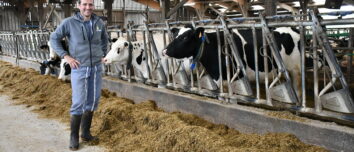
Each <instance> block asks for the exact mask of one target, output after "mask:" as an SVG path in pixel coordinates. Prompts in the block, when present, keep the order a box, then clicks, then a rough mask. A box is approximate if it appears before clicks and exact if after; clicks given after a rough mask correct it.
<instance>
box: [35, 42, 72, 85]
mask: <svg viewBox="0 0 354 152" xmlns="http://www.w3.org/2000/svg"><path fill="white" fill-rule="evenodd" d="M61 44H62V46H63V48H64V49H65V48H67V47H66V43H65V41H64V40H63V41H61ZM40 48H41V49H44V50H49V59H47V60H45V61H43V62H42V63H40V64H41V67H40V69H41V72H42V73H43V74H44V75H49V74H51V73H52V74H53V73H54V69H55V68H56V67H59V68H60V70H59V76H58V79H60V80H63V81H67V80H69V74H70V73H71V68H70V65H69V63H68V62H67V61H66V60H65V59H60V57H59V56H58V55H57V54H56V53H55V51H54V49H53V48H52V47H51V45H50V41H48V42H47V44H46V45H42V46H41V47H40Z"/></svg>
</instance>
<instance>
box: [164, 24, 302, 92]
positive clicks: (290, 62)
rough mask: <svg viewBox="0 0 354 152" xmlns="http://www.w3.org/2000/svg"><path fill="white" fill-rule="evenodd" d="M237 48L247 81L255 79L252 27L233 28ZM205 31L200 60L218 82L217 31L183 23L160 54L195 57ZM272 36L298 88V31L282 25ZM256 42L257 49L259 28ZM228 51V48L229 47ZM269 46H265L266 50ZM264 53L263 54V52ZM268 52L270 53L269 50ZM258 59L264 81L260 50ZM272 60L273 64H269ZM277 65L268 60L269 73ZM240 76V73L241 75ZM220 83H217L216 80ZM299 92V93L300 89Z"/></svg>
mask: <svg viewBox="0 0 354 152" xmlns="http://www.w3.org/2000/svg"><path fill="white" fill-rule="evenodd" d="M232 33H233V36H234V39H235V43H236V46H237V49H238V50H239V54H240V56H241V58H242V61H243V63H244V65H245V66H246V67H245V68H246V72H247V73H246V74H247V76H248V77H249V79H250V81H254V80H255V61H254V57H255V54H254V49H253V48H254V46H253V37H252V30H250V29H249V30H237V29H233V30H232ZM203 34H206V35H207V38H208V39H209V43H207V42H205V47H204V52H203V54H202V55H201V57H200V59H199V61H200V63H201V64H202V65H203V66H204V67H205V69H206V71H207V72H208V74H209V75H210V76H211V77H212V79H213V80H214V81H216V82H217V81H220V80H221V79H220V78H219V63H218V44H217V35H216V32H212V33H206V32H204V28H201V27H200V28H197V29H193V28H192V27H191V26H185V28H182V29H180V31H179V34H178V36H177V38H176V39H175V40H174V41H172V42H171V43H170V44H169V45H168V46H167V48H166V49H165V50H164V51H163V54H164V55H166V56H169V57H173V58H177V59H181V58H186V57H194V58H195V57H196V56H197V54H198V50H199V47H200V46H201V43H202V41H201V37H200V36H201V35H203ZM220 35H221V39H220V40H221V46H224V44H225V43H224V39H223V37H224V36H223V32H220ZM274 37H275V39H276V42H277V44H278V48H279V49H280V55H281V57H282V59H283V61H284V63H285V66H286V68H287V70H288V71H289V74H290V76H291V77H292V81H293V82H292V83H293V85H294V87H295V90H298V89H300V85H301V83H300V80H301V77H300V76H301V73H300V72H301V71H300V69H301V68H300V51H299V41H300V35H299V33H298V32H297V31H296V30H294V29H292V28H288V27H281V28H277V29H275V30H274ZM257 42H258V43H257V44H258V48H261V47H262V44H263V42H262V31H261V30H257ZM229 50H230V49H229ZM269 50H270V49H268V51H269ZM259 52H261V51H259ZM262 54H263V53H262ZM268 54H271V53H270V52H268ZM257 55H258V60H259V76H260V79H261V81H263V82H264V77H265V66H264V64H263V63H264V58H263V56H262V55H261V53H259V54H257ZM221 59H222V62H221V63H222V74H223V78H222V80H226V78H227V77H226V64H225V55H224V54H222V57H221ZM272 63H273V64H272ZM276 68H277V67H276V65H275V62H274V61H271V60H270V59H268V69H269V71H270V73H274V74H275V72H276ZM241 76H242V75H241ZM217 84H219V83H217ZM297 92H298V95H299V94H300V92H299V91H297Z"/></svg>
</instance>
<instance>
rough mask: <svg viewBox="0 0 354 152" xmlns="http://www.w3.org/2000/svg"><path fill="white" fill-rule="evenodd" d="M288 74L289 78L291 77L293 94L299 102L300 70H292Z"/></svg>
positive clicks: (300, 94)
mask: <svg viewBox="0 0 354 152" xmlns="http://www.w3.org/2000/svg"><path fill="white" fill-rule="evenodd" d="M296 68H297V67H296ZM289 74H290V77H291V80H292V85H293V88H294V90H295V93H296V95H297V99H298V100H299V101H300V100H301V96H302V91H301V89H302V88H301V72H300V69H292V70H291V71H289Z"/></svg>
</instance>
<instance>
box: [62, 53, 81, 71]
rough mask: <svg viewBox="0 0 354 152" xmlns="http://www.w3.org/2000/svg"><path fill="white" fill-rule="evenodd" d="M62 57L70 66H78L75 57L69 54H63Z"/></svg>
mask: <svg viewBox="0 0 354 152" xmlns="http://www.w3.org/2000/svg"><path fill="white" fill-rule="evenodd" d="M64 59H65V60H66V62H68V63H69V65H70V67H71V68H72V69H77V68H79V65H80V62H79V61H77V60H75V59H74V58H72V57H71V56H69V55H65V56H64Z"/></svg>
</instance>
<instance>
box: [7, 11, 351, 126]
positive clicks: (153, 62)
mask: <svg viewBox="0 0 354 152" xmlns="http://www.w3.org/2000/svg"><path fill="white" fill-rule="evenodd" d="M279 17H280V18H294V17H297V16H290V15H279V16H272V17H269V16H267V17H263V16H259V17H253V18H236V19H224V18H222V17H219V18H218V19H216V20H201V21H193V22H192V24H194V28H199V27H202V28H204V29H208V30H212V31H213V32H216V34H217V38H218V39H217V42H216V43H217V50H215V51H218V52H217V54H218V57H217V59H218V63H219V65H218V66H219V76H220V77H226V79H227V80H226V81H227V82H228V83H227V84H226V85H224V84H223V83H222V82H218V83H217V84H216V83H214V82H213V80H211V79H210V78H208V79H209V80H211V81H209V82H212V83H214V84H216V85H217V86H218V87H217V88H216V89H215V88H214V89H210V90H208V89H207V88H208V87H205V86H203V84H200V83H198V82H202V81H204V80H203V78H206V77H205V76H210V75H208V72H207V71H206V70H205V67H204V68H203V66H202V65H201V64H200V63H197V64H199V65H197V68H195V69H194V70H190V69H187V68H189V66H185V64H186V62H187V61H188V60H183V61H182V60H176V59H167V69H168V70H167V72H166V73H165V71H164V70H163V67H162V64H161V59H162V57H161V56H159V51H161V50H158V49H157V47H156V44H155V42H154V41H155V40H154V33H153V32H154V31H160V32H161V31H162V33H163V34H162V35H163V36H165V34H166V33H167V35H168V38H169V40H166V39H164V40H163V41H164V43H165V41H169V42H171V41H173V39H174V33H172V32H171V28H173V27H181V25H182V24H191V21H186V22H183V21H182V22H165V23H161V24H147V23H145V24H142V25H134V26H130V27H131V29H129V30H128V31H127V34H128V37H131V40H132V41H134V40H137V39H136V38H135V37H136V34H137V33H138V32H141V33H143V40H144V48H145V49H144V50H145V51H144V53H146V54H145V55H146V57H147V60H145V62H147V63H148V64H147V66H148V69H149V70H151V71H149V78H148V79H151V80H150V81H151V83H149V80H147V81H145V82H144V83H145V84H148V85H154V86H156V84H157V85H158V86H159V87H163V86H166V88H167V89H174V90H181V88H183V89H182V90H181V91H184V92H189V93H193V94H199V95H203V96H205V95H206V96H210V97H214V98H218V99H220V100H222V101H226V102H231V103H242V104H247V105H256V106H260V107H264V108H269V109H279V107H280V109H286V110H289V111H292V112H299V113H301V114H303V115H306V116H309V115H315V116H319V117H320V118H321V119H325V120H330V121H331V120H332V118H334V119H338V120H341V121H345V122H349V123H354V122H353V120H354V117H353V116H352V114H353V113H354V111H353V109H354V106H353V100H352V96H351V93H350V91H349V88H348V84H347V83H346V81H345V78H344V74H343V73H342V72H341V68H340V67H339V64H338V63H337V61H336V59H335V56H334V54H333V50H332V48H331V46H329V44H328V40H326V35H325V31H324V30H323V29H322V27H321V26H325V25H343V24H354V19H342V20H324V21H318V20H316V19H317V18H316V15H314V14H311V18H312V19H313V20H312V21H308V20H301V21H283V22H274V21H273V20H274V18H279ZM246 21H252V22H246ZM240 22H242V23H240ZM207 23H208V24H207ZM284 26H288V27H300V39H301V37H305V36H304V34H305V33H304V32H301V29H309V28H311V30H312V31H313V34H312V36H313V40H314V41H313V42H312V44H313V45H312V48H310V49H312V50H311V52H310V53H311V54H312V56H313V63H314V65H315V66H314V67H313V79H314V82H313V83H305V80H307V79H309V78H310V76H309V74H307V73H306V72H308V70H307V69H306V68H305V65H304V63H305V59H304V58H305V54H301V59H300V60H301V63H302V64H301V66H302V68H301V71H302V72H301V80H302V82H301V92H302V94H303V95H302V98H301V100H300V99H298V100H297V101H295V100H290V101H292V102H284V101H282V100H281V99H275V98H274V94H276V93H274V88H277V87H278V85H276V84H277V83H278V80H280V77H281V76H284V78H285V81H286V82H285V83H287V84H284V83H283V86H281V87H282V88H281V89H280V90H282V91H280V92H283V93H284V92H285V93H286V92H288V93H289V92H292V93H290V94H292V95H288V96H295V97H296V94H295V93H294V92H295V91H294V90H293V91H291V89H294V88H292V86H291V85H290V82H291V81H290V80H291V79H293V78H292V77H290V76H289V74H287V72H286V67H285V65H284V61H282V58H281V57H280V55H279V52H278V51H279V49H280V48H277V47H278V45H277V44H276V43H277V42H276V41H274V40H273V39H274V36H272V32H273V31H272V30H271V28H273V27H284ZM233 29H235V30H240V29H247V30H250V31H251V32H252V34H251V35H252V36H253V44H252V45H253V46H254V48H253V50H252V52H253V53H254V54H260V53H263V54H262V56H263V58H257V57H256V56H257V55H255V58H254V61H255V64H256V65H260V64H263V63H259V62H262V61H261V60H264V61H265V62H264V64H263V65H264V67H265V69H264V70H265V71H264V73H265V74H264V76H265V81H263V82H262V81H261V80H260V75H259V73H260V70H259V69H258V68H259V66H256V69H255V80H256V86H255V87H254V86H253V84H251V83H250V82H249V80H247V79H248V78H247V79H246V78H245V77H242V78H240V79H239V75H240V74H241V73H242V74H243V75H244V76H250V75H247V72H246V69H245V68H246V65H243V61H242V57H241V56H240V52H239V51H240V50H237V49H238V47H237V46H236V45H237V44H235V40H233V39H234V37H233V35H232V31H233ZM260 31H261V32H262V33H263V36H262V37H261V38H262V39H263V44H262V43H260V42H259V41H256V35H260V33H258V32H260ZM112 32H114V30H113V31H112ZM41 33H43V35H41ZM44 33H45V34H44ZM49 33H50V32H47V33H46V32H43V31H36V32H33V31H31V32H23V31H22V32H20V31H17V32H0V45H1V47H2V53H3V54H4V55H7V56H12V57H15V58H16V57H17V58H21V59H26V60H31V61H37V62H38V61H41V60H43V54H44V56H46V57H47V56H48V54H49V52H48V53H47V52H43V51H42V50H40V49H39V48H38V47H39V46H38V45H39V44H40V43H42V41H43V40H46V39H45V38H46V37H49ZM205 33H207V32H205ZM222 33H223V34H222ZM39 35H41V36H42V37H41V38H40V37H39ZM205 35H206V34H205ZM39 39H43V40H39ZM219 41H224V42H225V44H224V45H221V43H220V42H219ZM301 41H303V40H301ZM301 41H300V44H301V46H300V50H305V47H304V45H305V44H304V42H301ZM204 43H206V44H207V42H204ZM16 44H17V45H16ZM257 46H263V48H259V47H257ZM163 47H165V44H164V46H163ZM302 47H303V48H302ZM268 49H270V50H268ZM277 49H278V51H277ZM319 49H321V50H323V53H324V54H323V55H324V57H325V59H326V62H325V65H328V66H329V68H328V69H329V70H330V72H331V74H330V76H331V77H330V78H329V79H330V80H327V79H328V78H327V77H326V78H322V77H321V74H323V73H325V72H323V71H324V70H323V67H319V65H317V64H318V60H319V58H320V54H319V53H320V52H319V51H318V50H319ZM16 50H18V51H16ZM42 53H43V54H42ZM269 53H270V54H269ZM302 53H304V51H302ZM270 56H272V57H274V60H275V62H276V65H277V66H278V67H279V71H278V74H277V77H276V78H275V79H271V77H272V76H271V73H270V69H267V68H268V66H269V65H267V64H268V62H266V61H267V60H268V57H270ZM159 60H160V61H159ZM222 62H223V64H225V65H226V66H225V67H222V68H220V67H221V63H222ZM236 64H237V65H236ZM117 67H118V66H117ZM224 68H225V69H224ZM122 69H123V72H122V73H123V74H122V79H123V80H128V81H129V78H130V75H129V70H126V67H125V68H122ZM124 69H125V71H124ZM203 69H204V70H203ZM223 70H225V71H226V72H225V73H226V75H223V72H222V71H223ZM311 70H312V69H311ZM117 71H118V70H117V69H116V71H115V72H117ZM154 71H155V72H154ZM180 71H183V72H184V73H183V72H180ZM187 71H190V73H187ZM220 71H221V72H220ZM110 72H112V73H114V71H113V69H111V71H110ZM262 72H263V71H262ZM112 73H111V74H112ZM134 73H135V74H138V72H134ZM181 73H182V74H181ZM179 74H180V75H179ZM311 74H312V73H311ZM124 75H126V78H124V77H123V76H124ZM178 75H179V76H178ZM324 75H325V74H324ZM305 76H306V77H305ZM164 77H165V78H164ZM267 77H269V78H267ZM268 79H269V80H268ZM338 79H339V82H340V84H341V85H340V89H338V83H337V82H338V81H336V80H338ZM246 80H247V81H246ZM271 80H273V81H271ZM237 81H240V82H241V83H242V84H243V86H242V85H239V84H238V85H234V84H235V82H237ZM132 82H133V81H132ZM147 82H148V83H147ZM232 82H234V83H232ZM321 82H326V83H325V85H322V83H321ZM138 83H139V82H138ZM260 83H265V85H262V86H260ZM245 84H246V85H245ZM247 85H249V87H247ZM305 85H306V86H305ZM268 86H269V90H268ZM307 86H308V87H307ZM312 86H313V90H310V91H311V93H313V94H314V96H313V97H312V96H306V94H305V93H306V92H304V91H306V89H309V88H310V89H312V88H311V87H312ZM233 87H239V88H243V90H242V89H241V91H243V93H242V92H241V93H240V92H237V91H235V88H233ZM263 88H264V89H265V91H261V89H263ZM272 89H273V90H272ZM297 89H299V88H297ZM204 90H206V91H204ZM253 90H256V93H255V94H254V93H253V92H254V91H253ZM284 90H285V91H284ZM289 90H290V91H289ZM244 92H246V93H244ZM251 92H252V94H251ZM264 93H265V98H264V96H263V94H264ZM307 95H308V94H307ZM295 97H294V98H295ZM333 97H336V98H333ZM289 98H290V97H289ZM309 98H311V99H312V98H313V99H314V100H315V103H314V105H310V104H309V100H308V99H309ZM278 101H280V103H278ZM300 101H301V102H300ZM327 118H328V119H327Z"/></svg>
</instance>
